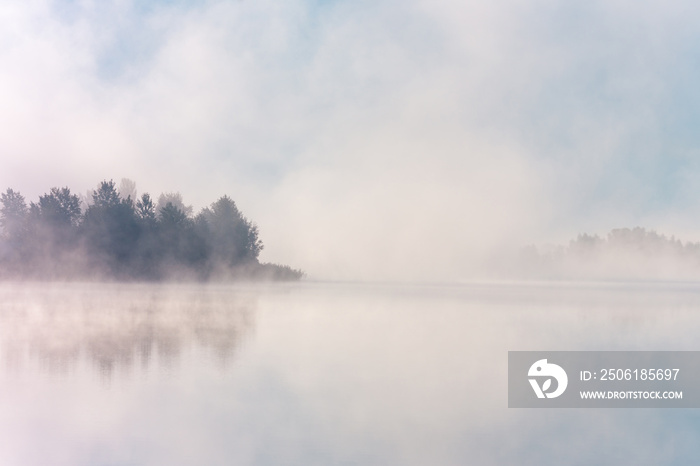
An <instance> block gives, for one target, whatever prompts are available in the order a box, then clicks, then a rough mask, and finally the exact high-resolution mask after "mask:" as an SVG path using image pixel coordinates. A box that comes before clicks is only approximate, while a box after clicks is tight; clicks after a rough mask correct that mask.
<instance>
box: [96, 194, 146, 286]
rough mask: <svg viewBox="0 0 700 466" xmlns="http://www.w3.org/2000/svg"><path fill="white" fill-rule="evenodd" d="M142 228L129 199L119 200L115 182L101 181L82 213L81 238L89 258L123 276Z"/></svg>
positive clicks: (135, 249)
mask: <svg viewBox="0 0 700 466" xmlns="http://www.w3.org/2000/svg"><path fill="white" fill-rule="evenodd" d="M140 233H141V228H140V226H139V224H138V221H137V217H136V210H135V208H134V203H133V201H132V200H131V197H129V198H127V199H121V198H120V196H119V193H117V190H116V188H115V185H114V181H103V182H101V183H100V184H99V186H98V187H97V190H96V191H95V192H94V194H93V203H92V205H91V206H90V207H88V209H87V211H86V212H85V219H84V221H83V235H84V237H85V238H86V240H87V243H88V247H89V248H90V250H91V251H90V252H91V253H92V254H91V255H92V256H93V257H95V258H98V260H99V261H104V262H105V263H106V264H107V265H108V266H109V267H110V268H111V269H112V271H113V272H115V273H125V272H124V269H126V268H128V263H129V262H130V260H131V259H132V257H133V256H134V255H135V253H136V251H137V243H138V241H139V237H140Z"/></svg>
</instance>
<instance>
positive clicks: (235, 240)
mask: <svg viewBox="0 0 700 466" xmlns="http://www.w3.org/2000/svg"><path fill="white" fill-rule="evenodd" d="M202 215H203V216H204V218H205V219H206V221H207V223H208V225H209V231H210V239H209V241H210V243H211V247H212V257H213V260H215V261H220V262H223V263H225V264H226V265H228V266H235V265H240V264H242V263H246V262H256V261H257V258H258V255H259V254H260V251H262V249H263V244H262V241H260V238H259V237H258V227H257V226H256V225H255V224H254V223H252V222H250V221H249V220H248V219H247V218H245V217H244V216H243V215H242V214H241V212H240V211H239V210H238V207H236V203H235V202H234V201H233V200H232V199H231V198H230V197H228V196H223V197H221V198H220V199H219V200H218V201H216V202H214V203H213V204H212V205H211V208H210V209H205V210H204V211H203V212H202Z"/></svg>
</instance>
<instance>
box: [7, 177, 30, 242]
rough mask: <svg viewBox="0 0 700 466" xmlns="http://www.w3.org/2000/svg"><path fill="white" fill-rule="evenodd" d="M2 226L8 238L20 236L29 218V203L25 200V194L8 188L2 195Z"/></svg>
mask: <svg viewBox="0 0 700 466" xmlns="http://www.w3.org/2000/svg"><path fill="white" fill-rule="evenodd" d="M0 203H2V208H0V227H2V230H3V233H4V234H5V236H6V237H8V238H19V237H21V235H22V233H23V232H24V229H25V226H26V225H25V223H26V219H27V212H28V209H27V203H26V202H25V201H24V196H22V195H21V194H20V193H19V192H16V191H13V190H12V189H10V188H7V191H5V192H4V193H3V194H2V195H0Z"/></svg>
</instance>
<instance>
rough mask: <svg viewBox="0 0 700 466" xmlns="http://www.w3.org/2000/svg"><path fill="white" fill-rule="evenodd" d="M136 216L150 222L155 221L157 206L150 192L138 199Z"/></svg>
mask: <svg viewBox="0 0 700 466" xmlns="http://www.w3.org/2000/svg"><path fill="white" fill-rule="evenodd" d="M136 216H137V217H138V218H139V219H140V220H142V221H144V222H146V223H148V224H151V223H155V221H156V206H155V204H153V200H152V199H151V196H150V195H149V194H148V193H145V194H143V195H142V196H141V199H139V200H138V201H136Z"/></svg>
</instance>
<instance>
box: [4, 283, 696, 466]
mask: <svg viewBox="0 0 700 466" xmlns="http://www.w3.org/2000/svg"><path fill="white" fill-rule="evenodd" d="M509 350H510V351H513V350H700V286H698V285H694V284H683V283H677V284H673V283H671V284H658V283H657V284H653V283H651V284H650V283H647V284H625V283H612V284H593V283H573V284H562V283H559V284H556V283H529V284H518V283H510V284H464V285H396V284H385V285H382V284H374V285H371V284H352V283H313V282H301V283H294V284H236V285H222V284H211V285H199V284H96V283H89V284H77V283H51V284H46V283H4V284H0V438H1V439H2V446H0V465H3V466H12V465H19V466H25V465H29V466H33V465H37V466H39V465H41V466H46V465H52V466H60V465H66V466H83V465H85V466H87V465H90V466H93V465H105V466H106V465H159V466H163V465H169V466H179V465H198V466H201V465H207V466H215V465H323V466H328V465H382V466H386V465H465V464H479V465H489V464H494V465H500V464H532V465H538V466H542V465H550V464H551V465H554V464H610V465H619V464H638V465H640V464H650V465H651V464H653V465H656V464H674V463H675V464H688V463H693V462H696V461H697V459H698V458H699V457H700V444H698V442H697V437H698V431H700V412H698V410H692V409H509V408H508V407H507V406H508V397H507V361H508V351H509Z"/></svg>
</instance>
